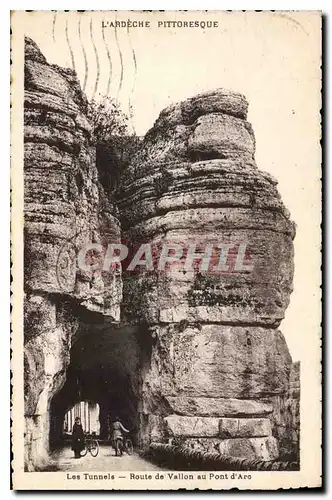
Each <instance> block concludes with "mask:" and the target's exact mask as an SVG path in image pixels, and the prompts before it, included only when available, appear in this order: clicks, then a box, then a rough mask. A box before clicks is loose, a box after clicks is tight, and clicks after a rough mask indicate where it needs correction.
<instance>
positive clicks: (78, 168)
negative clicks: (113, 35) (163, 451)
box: [24, 39, 299, 470]
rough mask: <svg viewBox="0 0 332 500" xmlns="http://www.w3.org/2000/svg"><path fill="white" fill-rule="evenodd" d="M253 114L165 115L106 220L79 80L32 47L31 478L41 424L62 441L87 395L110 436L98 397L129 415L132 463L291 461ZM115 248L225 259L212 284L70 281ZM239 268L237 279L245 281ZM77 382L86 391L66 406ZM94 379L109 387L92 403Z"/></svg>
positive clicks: (209, 102) (188, 273) (28, 175)
mask: <svg viewBox="0 0 332 500" xmlns="http://www.w3.org/2000/svg"><path fill="white" fill-rule="evenodd" d="M247 109H248V103H247V101H246V99H245V98H244V97H243V96H242V95H240V94H238V93H235V92H230V91H226V90H223V89H218V90H215V91H213V92H208V93H205V94H201V95H198V96H195V97H193V98H190V99H187V100H186V101H184V102H182V103H179V104H176V105H173V106H171V107H169V108H167V109H166V110H164V111H162V113H161V114H160V116H159V118H158V119H157V121H156V123H155V124H154V126H153V127H152V129H151V130H150V131H149V132H148V133H147V134H146V136H145V138H144V139H143V140H142V141H141V142H140V145H139V151H137V153H136V154H135V155H134V157H133V158H132V161H131V162H130V165H129V166H126V167H125V168H123V170H122V171H121V173H120V176H119V180H118V181H117V184H118V192H117V196H116V204H115V202H114V201H113V200H114V197H113V195H112V196H110V193H109V192H107V191H105V188H104V187H103V186H102V184H101V182H100V175H99V173H98V168H97V166H96V149H95V144H94V142H93V137H92V130H91V126H90V124H89V121H88V119H87V117H86V116H87V101H86V98H85V96H84V95H83V93H82V91H81V89H80V86H79V83H78V80H77V78H76V75H75V73H74V72H73V71H71V70H68V69H63V68H60V67H58V66H55V65H51V64H48V63H47V61H46V60H45V58H44V56H43V55H42V54H41V53H40V51H39V49H38V47H37V46H36V45H35V43H34V42H33V41H32V40H29V39H27V41H26V52H25V108H24V125H25V126H24V132H25V137H24V140H25V156H24V182H25V252H24V253H25V277H24V287H25V332H24V334H25V354H24V356H25V358H24V359H25V417H26V430H25V439H26V467H27V468H28V470H35V469H38V467H42V466H43V463H44V461H45V460H46V458H47V452H48V435H49V419H50V411H51V410H50V408H51V407H52V408H53V410H54V416H55V417H54V418H58V420H59V423H58V424H56V426H57V428H58V430H60V433H61V425H62V421H60V420H61V418H64V415H65V413H66V411H68V409H69V408H70V405H71V406H73V405H74V404H75V403H76V402H77V397H78V393H79V392H80V391H81V396H82V397H83V396H84V398H86V399H87V400H89V398H90V399H91V400H93V398H97V399H98V398H99V399H98V401H97V399H95V400H94V401H95V402H96V403H98V404H99V405H100V409H101V413H100V418H104V419H105V421H106V420H107V418H108V416H107V415H108V412H109V411H110V408H109V406H107V405H106V404H104V403H103V401H101V398H102V397H103V395H102V394H100V393H101V392H102V391H104V390H105V391H106V392H105V393H107V397H109V399H112V398H113V399H112V401H115V403H114V406H115V408H116V409H117V411H118V408H119V409H120V411H121V405H122V406H124V409H123V414H124V415H125V418H128V422H130V424H131V425H132V426H136V428H137V434H138V444H139V445H140V446H141V447H142V448H144V447H147V446H149V444H150V443H151V442H154V441H155V442H163V443H167V442H171V443H172V444H175V445H178V444H180V445H181V446H182V447H184V448H190V449H198V450H201V451H204V452H206V451H211V450H212V451H216V450H217V451H219V453H221V454H222V455H226V456H233V457H246V458H249V459H261V460H273V459H276V458H277V457H278V456H280V455H281V456H282V455H283V453H286V452H287V453H290V452H291V451H292V450H293V449H294V448H295V449H297V450H298V428H299V416H298V415H299V378H298V373H299V372H298V369H297V368H296V366H294V365H293V364H292V360H291V357H290V354H289V352H288V348H287V345H286V342H285V339H284V337H283V334H282V333H281V332H280V331H279V330H278V326H279V324H280V322H281V320H282V319H283V317H284V313H285V310H286V308H287V306H288V303H289V297H290V293H291V291H292V279H293V243H292V240H293V238H294V234H295V228H294V224H293V223H292V221H291V220H290V218H289V213H288V211H287V209H286V208H285V207H284V205H283V203H282V201H281V199H280V195H279V194H278V191H277V181H276V180H275V179H274V178H272V177H271V176H270V175H269V174H267V173H264V172H261V171H259V170H258V169H257V167H256V164H255V137H254V133H253V130H252V127H251V125H250V124H249V123H248V122H247V121H246V117H247ZM119 220H120V221H121V229H120V222H119ZM120 238H121V239H122V240H123V241H125V242H127V243H129V244H130V245H131V246H132V247H133V248H135V247H138V246H139V245H140V244H141V243H150V244H152V245H153V247H154V248H156V249H158V248H160V246H161V245H163V244H164V243H171V244H174V243H175V244H180V245H183V246H184V247H185V248H188V247H190V246H192V247H194V248H196V251H201V249H202V248H205V247H206V245H207V244H208V245H209V244H211V245H215V244H218V243H223V244H228V245H229V247H230V250H229V254H228V258H227V259H226V260H224V261H223V264H222V272H218V273H213V272H212V273H211V272H209V270H208V271H202V270H201V269H200V266H199V262H196V263H195V264H194V265H193V266H191V267H190V268H189V269H184V268H183V260H184V259H185V254H183V259H182V260H181V261H180V262H179V263H178V264H175V265H173V266H169V267H167V268H166V270H165V271H158V270H157V269H154V271H152V272H151V271H149V270H147V269H145V268H144V267H141V268H140V269H139V271H137V272H134V273H131V272H127V271H126V270H125V269H123V270H122V275H121V273H119V272H118V271H117V272H98V271H96V272H93V273H91V272H85V271H82V270H80V269H78V268H77V266H76V257H77V253H78V251H79V250H80V248H81V247H82V246H83V244H84V243H86V242H89V243H90V242H93V243H101V244H102V245H106V244H107V243H108V242H110V241H111V242H112V243H113V242H117V241H120ZM241 252H242V261H243V262H244V263H247V265H243V266H242V267H241V268H238V266H237V255H239V254H241ZM215 258H217V260H218V259H219V261H220V262H221V254H220V255H216V256H215ZM120 305H121V316H120ZM105 318H106V319H105ZM119 322H120V324H119V325H118V326H117V327H115V326H114V323H119ZM97 325H98V326H97ZM119 335H122V336H123V337H121V339H120V337H119ZM74 342H75V346H76V348H75V347H74V348H73V349H72V345H73V343H74ZM83 351H84V352H85V354H84V355H83V354H82V353H83ZM99 351H100V353H101V355H100V356H99ZM81 354H82V355H81ZM100 360H101V361H100ZM101 365H103V366H101ZM70 368H71V369H72V371H70ZM74 368H75V369H78V370H79V371H80V373H81V374H83V375H82V377H81V381H84V383H83V382H82V384H83V386H84V384H85V386H84V387H83V389H82V388H80V390H78V389H77V387H76V386H75V391H76V392H73V389H72V386H73V384H74V385H75V384H76V383H77V373H76V372H75V370H74ZM98 370H99V371H98ZM66 372H67V373H66ZM66 377H67V382H66V384H67V385H64V384H65V381H66ZM94 377H95V378H94ZM98 377H99V378H100V379H102V380H103V384H105V386H104V385H102V384H99V386H98V387H99V389H98V391H95V393H94V391H93V384H92V382H91V380H92V381H94V380H98ZM89 380H90V382H89ZM109 381H110V385H109V386H108V387H106V386H107V384H108V382H109ZM96 383H97V382H96ZM112 384H113V385H112ZM123 387H126V388H125V390H123ZM81 389H82V390H81ZM84 391H85V392H84ZM121 391H122V392H121ZM83 393H84V394H83ZM75 398H76V399H75ZM112 404H113V403H112ZM52 405H53V406H52ZM137 405H138V412H137ZM53 410H52V411H53ZM120 415H121V413H120ZM101 424H102V422H101ZM101 427H103V429H104V430H103V432H104V433H105V435H107V428H106V427H107V425H106V424H105V422H104V423H103V425H101ZM285 443H286V444H285ZM287 443H288V444H287ZM287 446H288V448H287ZM286 448H287V449H286Z"/></svg>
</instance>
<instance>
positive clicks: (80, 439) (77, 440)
mask: <svg viewBox="0 0 332 500" xmlns="http://www.w3.org/2000/svg"><path fill="white" fill-rule="evenodd" d="M84 440H85V438H84V431H83V427H82V425H81V420H80V418H79V417H76V418H75V423H74V425H73V432H72V445H71V449H72V450H73V452H74V454H75V458H80V457H81V451H82V450H83V449H84Z"/></svg>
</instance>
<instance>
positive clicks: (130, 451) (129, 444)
mask: <svg viewBox="0 0 332 500" xmlns="http://www.w3.org/2000/svg"><path fill="white" fill-rule="evenodd" d="M125 448H126V451H127V453H128V455H132V454H133V451H134V447H133V443H132V442H131V439H126V442H125Z"/></svg>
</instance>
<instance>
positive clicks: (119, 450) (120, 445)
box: [114, 438, 134, 457]
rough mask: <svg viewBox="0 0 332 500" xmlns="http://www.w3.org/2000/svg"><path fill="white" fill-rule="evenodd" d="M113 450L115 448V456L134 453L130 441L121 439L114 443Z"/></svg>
mask: <svg viewBox="0 0 332 500" xmlns="http://www.w3.org/2000/svg"><path fill="white" fill-rule="evenodd" d="M114 448H115V456H118V454H119V455H120V457H121V456H122V454H123V452H124V451H125V452H126V453H127V455H132V454H133V451H134V446H133V443H132V440H131V439H129V438H126V439H125V440H123V439H122V438H117V439H116V440H115V443H114Z"/></svg>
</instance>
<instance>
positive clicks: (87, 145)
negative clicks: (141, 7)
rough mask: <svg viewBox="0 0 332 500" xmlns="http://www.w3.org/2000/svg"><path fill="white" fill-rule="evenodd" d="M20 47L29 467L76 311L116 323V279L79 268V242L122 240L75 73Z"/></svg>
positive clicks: (41, 440)
mask: <svg viewBox="0 0 332 500" xmlns="http://www.w3.org/2000/svg"><path fill="white" fill-rule="evenodd" d="M25 49H26V50H25V79H24V80H25V93H24V211H25V226H24V228H25V238H24V245H25V246H24V259H25V275H24V291H25V304H24V308H25V331H24V336H25V350H24V353H25V355H24V359H25V415H26V443H27V450H26V451H27V452H26V462H27V466H28V467H34V468H35V467H36V466H38V463H39V462H40V463H42V462H43V460H44V457H45V454H46V452H47V449H48V426H49V406H50V402H51V399H52V397H53V395H54V394H55V393H57V392H58V391H59V389H60V388H61V386H62V385H63V383H64V381H65V372H66V368H67V366H68V364H69V359H70V348H71V338H72V335H73V333H74V332H75V330H76V329H77V327H78V323H79V320H80V315H79V314H78V313H77V308H79V307H80V308H83V309H87V310H90V311H96V312H100V313H102V314H103V315H106V316H109V317H111V318H113V320H118V319H119V304H120V301H121V295H122V283H121V277H120V276H119V275H112V274H111V273H107V274H105V276H104V275H97V274H94V275H93V276H91V274H90V275H89V274H88V273H86V274H85V273H84V272H78V270H77V266H76V253H77V250H78V249H79V248H80V246H81V245H82V244H83V243H84V242H85V241H94V242H100V241H103V239H108V238H109V237H111V238H119V236H120V228H119V222H118V220H117V219H116V218H115V217H114V216H113V213H114V207H113V206H112V205H111V203H110V202H109V200H108V199H107V197H106V196H105V193H104V192H103V190H102V188H101V186H100V183H99V181H98V175H97V168H96V164H95V146H94V145H93V142H92V139H91V127H90V125H89V123H88V121H87V119H86V108H87V101H86V98H85V96H84V95H83V93H82V91H81V89H80V86H79V83H78V81H77V78H76V75H75V73H74V72H72V71H71V70H68V69H63V68H60V67H58V66H54V65H50V64H48V63H47V62H46V59H45V57H44V56H43V55H42V54H41V52H40V51H39V49H38V47H37V46H36V44H35V43H34V42H33V41H32V40H30V39H26V45H25ZM32 462H33V463H32ZM36 462H37V463H36Z"/></svg>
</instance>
